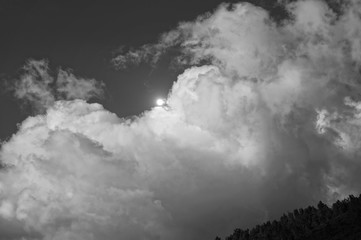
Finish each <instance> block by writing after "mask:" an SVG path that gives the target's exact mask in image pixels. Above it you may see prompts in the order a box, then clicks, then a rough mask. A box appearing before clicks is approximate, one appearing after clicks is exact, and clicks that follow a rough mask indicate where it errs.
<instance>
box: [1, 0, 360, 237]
mask: <svg viewBox="0 0 361 240" xmlns="http://www.w3.org/2000/svg"><path fill="white" fill-rule="evenodd" d="M287 9H288V10H289V11H290V13H291V14H292V15H293V20H288V21H285V22H283V23H282V24H275V23H274V22H272V20H271V19H270V18H269V16H268V13H267V12H266V11H265V10H263V9H261V8H257V7H254V6H252V5H250V4H236V5H233V6H232V7H229V6H227V5H221V6H220V7H219V8H218V9H217V10H216V11H215V12H214V13H212V14H208V15H205V16H202V17H199V18H198V19H197V20H196V21H194V22H188V23H183V24H180V25H179V27H178V28H177V29H175V30H173V31H171V32H169V33H166V34H164V35H163V36H162V38H161V41H160V42H159V43H158V44H155V45H147V46H145V47H143V48H141V49H140V50H138V51H134V52H131V53H129V54H127V55H123V56H119V57H118V60H119V61H120V62H125V61H129V60H131V61H132V60H133V61H135V60H136V61H140V60H141V59H142V58H144V57H147V58H148V57H150V56H148V55H147V54H149V53H151V52H152V51H155V50H157V51H159V53H160V54H161V53H163V52H165V51H166V49H167V48H168V47H173V46H179V47H181V49H182V51H183V55H182V58H180V60H187V62H188V63H191V64H196V65H198V66H197V67H191V68H189V69H187V70H185V71H184V73H182V74H181V75H180V76H178V79H177V81H176V82H175V83H174V85H173V87H172V89H171V91H170V93H169V96H168V99H167V105H168V107H167V109H164V108H160V107H155V108H153V109H152V110H150V111H147V112H144V113H143V114H142V115H141V116H139V117H138V118H137V119H135V120H125V119H119V118H118V117H117V116H116V115H115V114H113V113H111V112H109V111H107V110H105V109H104V108H103V107H102V106H101V105H99V104H95V103H94V104H89V103H86V102H85V101H83V100H71V101H66V100H62V101H53V100H52V101H51V103H52V104H47V101H45V103H44V106H46V109H47V110H46V112H45V114H42V115H38V116H34V117H29V118H28V119H26V120H25V121H24V122H23V123H22V124H21V126H20V127H19V131H18V132H17V133H16V134H15V135H14V136H13V137H12V138H11V139H10V140H9V141H8V142H6V143H4V144H3V145H2V150H1V160H2V164H3V165H4V166H6V167H5V168H4V169H3V170H2V172H1V174H0V181H1V187H0V199H1V204H0V216H1V218H0V223H3V224H0V226H6V227H0V228H2V229H0V230H1V231H0V232H2V233H3V234H4V236H6V237H7V239H20V238H21V237H24V238H25V239H33V238H44V239H109V240H111V239H119V238H122V239H212V238H214V237H215V236H216V235H218V234H219V235H222V234H227V233H228V234H229V233H231V231H232V229H233V228H234V227H236V226H237V227H250V226H252V225H253V224H256V223H260V222H263V221H266V220H269V219H272V218H274V217H277V216H279V214H280V213H282V212H284V211H287V210H291V209H293V208H295V207H301V206H305V205H307V204H312V203H315V202H316V201H319V200H323V201H333V200H335V199H337V198H341V197H343V196H345V195H347V194H350V193H358V192H359V189H360V187H361V186H360V185H361V181H360V180H361V179H360V178H361V177H360V176H361V174H360V172H361V163H360V160H359V159H360V150H359V149H360V137H359V136H360V135H361V126H360V125H361V120H360V118H361V103H360V97H359V95H358V92H359V89H360V84H359V78H360V74H359V68H360V63H361V58H360V56H361V47H360V46H361V40H360V39H361V36H360V35H361V21H360V17H359V16H360V11H361V7H360V2H359V1H352V2H349V5H347V7H345V8H344V10H343V14H342V15H341V16H336V14H334V13H333V12H332V11H331V10H330V9H329V8H328V6H327V5H326V4H325V3H323V2H321V1H310V0H309V1H300V2H296V3H292V4H289V5H287ZM156 57H159V56H158V55H157V56H156ZM203 60H208V62H210V64H209V65H204V66H199V65H200V63H201V62H202V61H203ZM43 79H48V78H47V77H45V78H43ZM60 82H62V81H60ZM43 83H44V84H45V86H46V85H47V84H46V81H45V80H44V81H42V84H43ZM41 86H43V85H41ZM41 86H39V89H40V88H42V87H41ZM60 89H62V88H60ZM36 92H37V91H36ZM39 92H43V91H40V90H39ZM45 92H46V91H45ZM71 96H73V95H71ZM74 96H76V94H75V95H74ZM47 98H48V97H47V95H46V96H45V97H44V99H47ZM72 98H73V97H71V99H72ZM74 98H75V97H74ZM39 99H43V98H42V96H40V97H39ZM66 99H67V98H66Z"/></svg>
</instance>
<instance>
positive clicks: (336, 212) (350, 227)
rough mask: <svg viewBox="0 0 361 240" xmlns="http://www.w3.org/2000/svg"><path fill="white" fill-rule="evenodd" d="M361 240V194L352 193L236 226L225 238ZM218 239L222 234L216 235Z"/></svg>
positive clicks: (227, 239)
mask: <svg viewBox="0 0 361 240" xmlns="http://www.w3.org/2000/svg"><path fill="white" fill-rule="evenodd" d="M261 239H262V240H324V239H325V240H326V239H327V240H360V239H361V195H360V196H359V197H354V196H353V195H350V196H349V197H348V198H347V199H344V200H342V201H337V202H336V203H334V204H333V205H332V207H328V206H327V205H326V204H324V203H323V202H321V201H320V202H319V203H318V204H317V207H313V206H309V207H307V208H304V209H295V210H294V211H293V212H289V213H287V214H283V216H282V217H281V218H280V219H279V220H277V221H276V220H275V221H272V222H270V221H268V222H266V223H263V224H262V225H257V226H256V227H254V228H252V229H246V230H243V229H235V230H234V232H233V234H231V235H230V236H228V237H226V238H225V239H224V240H261ZM216 240H221V238H219V237H216Z"/></svg>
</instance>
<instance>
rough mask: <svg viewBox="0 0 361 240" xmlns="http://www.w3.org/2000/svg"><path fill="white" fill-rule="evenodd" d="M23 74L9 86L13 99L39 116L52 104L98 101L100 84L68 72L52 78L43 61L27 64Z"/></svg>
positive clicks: (60, 71)
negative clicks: (70, 101)
mask: <svg viewBox="0 0 361 240" xmlns="http://www.w3.org/2000/svg"><path fill="white" fill-rule="evenodd" d="M23 70H24V73H23V74H22V75H21V77H20V78H19V79H17V80H16V81H15V82H14V84H13V86H12V89H13V92H14V96H15V97H16V98H18V99H20V100H22V101H24V102H25V103H26V104H29V105H30V106H32V107H33V109H34V110H35V111H36V112H43V111H44V110H46V109H47V108H48V107H50V106H51V105H52V104H54V102H55V101H56V100H61V99H66V100H73V99H84V100H89V99H90V98H92V97H97V98H101V97H102V95H103V87H104V84H103V83H102V82H97V81H96V80H94V79H84V78H77V77H76V76H74V74H73V73H72V72H71V70H62V69H59V70H58V72H57V76H56V77H55V78H54V77H53V76H52V75H51V73H50V69H49V63H48V62H47V61H45V60H33V59H31V60H28V61H27V63H26V65H25V66H24V68H23Z"/></svg>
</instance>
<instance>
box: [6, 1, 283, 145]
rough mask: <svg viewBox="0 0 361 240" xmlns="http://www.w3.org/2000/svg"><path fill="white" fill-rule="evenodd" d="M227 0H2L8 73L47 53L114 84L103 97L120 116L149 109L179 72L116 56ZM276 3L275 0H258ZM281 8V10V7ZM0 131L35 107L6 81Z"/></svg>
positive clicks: (55, 61) (53, 63)
mask: <svg viewBox="0 0 361 240" xmlns="http://www.w3.org/2000/svg"><path fill="white" fill-rule="evenodd" d="M221 2H222V1H221V0H208V1H189V0H186V1H184V0H177V1H159V0H157V1H145V0H143V1H81V0H78V1H45V0H16V1H7V0H1V1H0V29H1V32H2V36H1V38H0V53H1V57H0V76H1V81H2V82H4V80H7V81H13V80H14V79H16V78H17V77H19V74H20V69H21V68H22V66H23V65H24V64H25V61H26V60H28V59H30V58H33V59H36V60H40V59H47V60H48V61H49V63H50V68H51V69H52V70H53V71H56V70H57V69H58V68H59V67H62V68H71V69H73V71H74V73H75V75H77V76H79V77H87V78H95V79H96V80H100V81H103V82H104V83H105V84H106V94H105V95H106V96H105V98H104V99H102V100H97V101H100V102H101V103H102V104H103V105H104V106H105V107H106V108H107V109H109V110H111V111H112V112H115V113H116V114H118V115H119V116H120V117H126V116H130V115H135V114H139V113H141V112H143V111H144V110H146V109H149V108H150V107H151V106H152V105H153V104H154V99H155V98H156V97H157V96H166V95H167V92H168V90H169V88H170V87H171V85H172V83H173V82H174V81H175V80H176V76H177V74H178V73H179V72H175V71H174V70H169V69H168V67H169V66H167V64H162V62H160V63H159V64H158V65H157V66H156V67H155V68H154V69H152V68H151V67H150V66H148V65H146V64H144V65H141V66H137V67H132V68H130V69H126V70H116V69H115V68H114V67H113V66H112V64H111V59H112V57H113V56H114V54H115V52H116V50H117V49H118V48H119V47H121V46H125V47H127V48H129V47H138V46H141V45H142V44H146V43H152V42H156V41H157V39H158V37H159V35H160V34H161V33H163V32H166V31H169V30H171V29H172V28H174V27H175V26H177V23H178V22H180V21H190V20H193V19H195V18H196V17H197V16H198V15H200V14H203V13H205V12H207V11H212V10H213V9H214V8H216V7H217V6H218V5H219V4H220V3H221ZM253 2H254V3H256V4H258V5H262V6H265V7H267V8H268V9H271V8H272V7H271V6H273V4H272V3H271V2H274V1H253ZM276 13H277V12H276ZM2 88H3V89H2V90H3V91H2V94H1V96H0V98H1V99H0V108H1V110H2V112H6V114H5V115H3V116H1V123H0V139H1V140H4V139H6V138H7V137H9V136H10V135H11V134H12V133H14V132H15V130H16V123H19V122H21V121H22V120H23V119H24V118H25V117H26V116H27V115H28V114H29V110H27V109H24V108H21V106H20V104H19V103H17V102H16V101H15V99H13V97H11V94H10V93H9V92H8V91H6V89H5V88H4V87H3V85H2Z"/></svg>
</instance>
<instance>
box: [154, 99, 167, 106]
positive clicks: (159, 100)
mask: <svg viewBox="0 0 361 240" xmlns="http://www.w3.org/2000/svg"><path fill="white" fill-rule="evenodd" d="M156 103H157V105H158V106H163V105H164V104H165V101H164V99H162V98H158V99H157V101H156Z"/></svg>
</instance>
